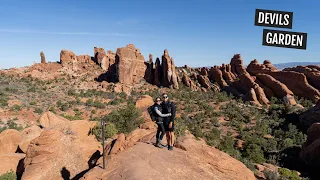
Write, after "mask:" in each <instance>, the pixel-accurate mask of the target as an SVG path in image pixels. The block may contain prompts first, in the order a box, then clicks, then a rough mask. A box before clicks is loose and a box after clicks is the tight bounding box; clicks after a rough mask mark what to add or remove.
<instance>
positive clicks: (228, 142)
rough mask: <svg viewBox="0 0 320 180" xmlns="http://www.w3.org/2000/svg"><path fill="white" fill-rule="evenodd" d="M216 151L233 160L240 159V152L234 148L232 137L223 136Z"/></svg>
mask: <svg viewBox="0 0 320 180" xmlns="http://www.w3.org/2000/svg"><path fill="white" fill-rule="evenodd" d="M218 149H220V150H221V151H223V152H225V153H227V154H229V155H230V156H232V157H234V158H237V159H239V158H240V157H239V156H240V154H239V153H240V152H239V151H237V150H236V149H235V148H234V139H233V137H232V136H225V137H224V138H222V140H221V142H220V144H219V145H218Z"/></svg>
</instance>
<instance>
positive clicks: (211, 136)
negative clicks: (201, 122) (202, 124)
mask: <svg viewBox="0 0 320 180" xmlns="http://www.w3.org/2000/svg"><path fill="white" fill-rule="evenodd" d="M205 138H206V142H207V144H208V145H210V146H218V145H219V143H220V130H219V129H217V128H212V130H211V131H209V132H206V133H205Z"/></svg>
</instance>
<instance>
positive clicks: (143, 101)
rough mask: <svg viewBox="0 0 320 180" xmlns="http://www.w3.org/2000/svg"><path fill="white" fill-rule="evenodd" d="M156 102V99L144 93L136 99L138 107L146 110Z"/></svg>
mask: <svg viewBox="0 0 320 180" xmlns="http://www.w3.org/2000/svg"><path fill="white" fill-rule="evenodd" d="M153 104H154V100H153V98H152V97H151V96H149V95H143V96H141V97H139V98H138V99H137V101H136V108H137V109H141V110H143V111H146V110H147V108H148V107H150V106H151V105H153Z"/></svg>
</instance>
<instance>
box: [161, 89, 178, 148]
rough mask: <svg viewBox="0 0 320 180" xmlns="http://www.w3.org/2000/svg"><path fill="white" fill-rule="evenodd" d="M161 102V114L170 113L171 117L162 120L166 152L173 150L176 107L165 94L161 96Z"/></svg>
mask: <svg viewBox="0 0 320 180" xmlns="http://www.w3.org/2000/svg"><path fill="white" fill-rule="evenodd" d="M162 98H163V102H162V103H161V106H162V113H171V116H169V117H165V118H164V119H163V124H164V128H165V131H166V137H167V141H168V150H170V151H171V150H173V145H174V138H175V137H174V119H175V117H176V106H175V104H174V103H173V102H171V101H169V97H168V95H167V94H163V95H162Z"/></svg>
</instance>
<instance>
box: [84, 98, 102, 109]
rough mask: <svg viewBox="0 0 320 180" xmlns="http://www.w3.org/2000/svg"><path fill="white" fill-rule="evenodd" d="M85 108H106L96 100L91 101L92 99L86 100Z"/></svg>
mask: <svg viewBox="0 0 320 180" xmlns="http://www.w3.org/2000/svg"><path fill="white" fill-rule="evenodd" d="M86 106H89V107H96V108H99V109H104V108H105V107H106V105H105V104H103V103H102V102H100V101H97V100H95V101H93V100H92V99H88V100H87V102H86Z"/></svg>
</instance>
